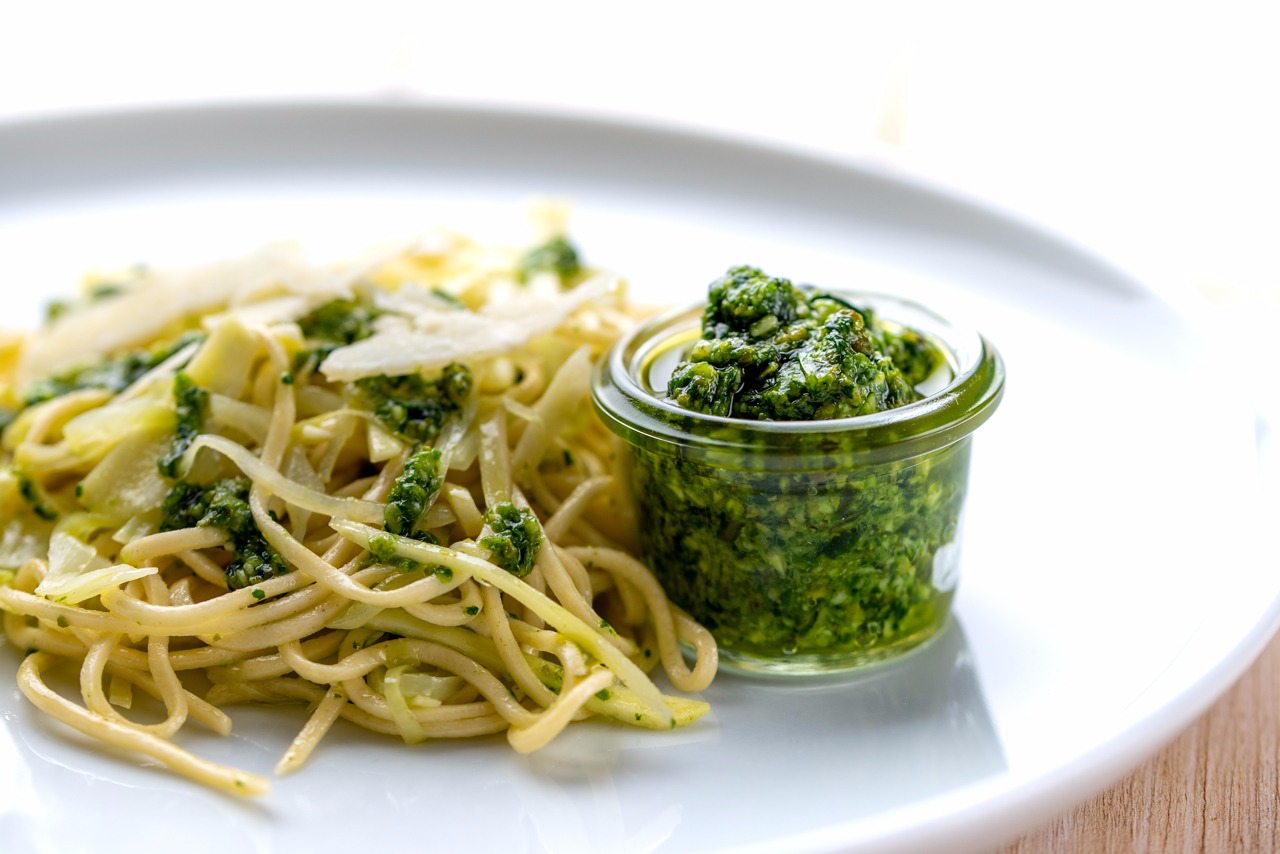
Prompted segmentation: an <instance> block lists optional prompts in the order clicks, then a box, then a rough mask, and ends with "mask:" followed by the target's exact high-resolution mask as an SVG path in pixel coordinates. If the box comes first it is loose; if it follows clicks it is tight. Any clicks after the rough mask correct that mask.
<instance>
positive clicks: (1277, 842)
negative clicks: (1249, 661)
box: [1000, 635, 1280, 854]
mask: <svg viewBox="0 0 1280 854" xmlns="http://www.w3.org/2000/svg"><path fill="white" fill-rule="evenodd" d="M1278 766H1280V635H1277V636H1276V637H1275V638H1272V640H1271V643H1270V645H1269V646H1268V647H1267V648H1266V650H1265V651H1264V652H1263V653H1262V655H1261V656H1260V657H1259V659H1258V661H1257V662H1255V663H1254V665H1253V667H1252V668H1250V669H1249V671H1248V672H1247V673H1245V675H1244V676H1243V677H1242V678H1241V679H1240V681H1239V682H1238V683H1236V685H1235V686H1234V687H1233V688H1232V689H1231V690H1230V691H1229V692H1228V693H1227V694H1226V695H1225V696H1224V697H1223V698H1222V699H1220V700H1219V701H1218V702H1217V703H1216V704H1215V705H1214V706H1213V707H1212V708H1211V709H1210V710H1209V711H1208V712H1206V713H1205V714H1204V716H1203V717H1201V718H1200V719H1199V720H1198V721H1196V723H1195V724H1193V725H1192V726H1191V727H1190V728H1189V729H1188V730H1187V731H1186V732H1184V733H1183V734H1182V735H1181V736H1179V737H1178V739H1177V740H1176V741H1174V742H1173V743H1172V744H1170V745H1169V746H1168V747H1166V748H1165V749H1164V750H1163V751H1161V752H1160V753H1159V754H1158V755H1157V756H1155V757H1154V758H1153V759H1151V760H1150V761H1148V762H1147V763H1146V764H1144V765H1143V766H1141V767H1140V768H1138V769H1137V770H1136V771H1134V772H1133V773H1132V774H1130V775H1129V776H1128V777H1126V778H1125V779H1124V780H1122V781H1121V782H1119V783H1117V784H1116V785H1115V786H1113V787H1111V788H1110V789H1108V790H1107V791H1105V792H1103V793H1102V794H1101V795H1098V796H1097V797H1095V798H1094V799H1093V800H1091V801H1088V802H1087V803H1084V804H1082V805H1081V806H1079V807H1077V808H1076V809H1074V810H1072V811H1071V812H1069V813H1067V814H1065V815H1062V816H1059V817H1058V818H1057V819H1055V820H1054V821H1052V822H1050V823H1049V824H1048V825H1046V826H1044V827H1041V828H1039V829H1037V830H1035V831H1033V832H1031V833H1029V834H1027V835H1025V836H1023V837H1022V838H1020V839H1018V840H1017V841H1015V842H1013V843H1011V844H1009V845H1007V846H1005V847H1004V848H1001V849H1000V854H1049V853H1050V852H1052V854H1062V852H1089V854H1093V852H1097V854H1130V852H1133V854H1142V852H1160V853H1161V854H1164V852H1172V854H1179V852H1186V853H1187V854H1195V853H1196V852H1252V851H1260V852H1266V851H1280V832H1278V831H1277V821H1278V820H1280V769H1278Z"/></svg>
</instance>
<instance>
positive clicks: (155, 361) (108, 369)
mask: <svg viewBox="0 0 1280 854" xmlns="http://www.w3.org/2000/svg"><path fill="white" fill-rule="evenodd" d="M202 340H204V336H203V335H201V334H199V333H196V332H188V333H186V334H185V335H182V336H180V337H179V338H177V339H175V340H173V341H168V342H165V343H162V344H157V345H155V346H154V347H149V348H147V349H143V350H129V351H128V352H125V353H121V354H119V355H117V356H113V357H111V358H107V359H99V360H95V361H92V362H88V363H85V364H81V365H77V366H75V367H72V368H68V369H66V370H62V371H58V372H57V373H54V374H51V375H50V376H47V377H44V378H43V379H39V380H36V381H35V382H33V383H32V384H31V385H30V386H28V387H27V390H26V395H25V397H24V399H23V403H24V405H25V406H33V405H35V404H37V403H43V402H45V401H46V400H53V399H54V398H56V397H62V396H63V395H64V394H70V393H71V392H73V391H79V390H81V389H86V388H100V389H105V390H107V391H109V392H112V393H119V392H122V391H124V390H125V389H126V388H128V387H129V386H131V385H133V383H134V382H136V381H137V380H138V379H140V378H141V377H142V375H143V374H145V373H146V372H147V371H150V370H152V369H153V368H155V367H156V366H158V365H159V364H160V363H161V362H163V361H165V360H166V359H168V358H169V357H170V356H172V355H173V354H175V353H177V352H178V351H179V350H181V349H183V348H184V347H186V346H187V345H189V344H192V343H195V342H197V341H202Z"/></svg>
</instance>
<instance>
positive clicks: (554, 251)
mask: <svg viewBox="0 0 1280 854" xmlns="http://www.w3.org/2000/svg"><path fill="white" fill-rule="evenodd" d="M581 272H582V264H581V262H580V261H579V260H578V250H577V249H575V248H574V246H573V244H572V243H570V242H569V241H568V240H566V239H565V238H563V237H553V238H551V239H550V240H548V241H547V242H546V243H544V244H542V245H541V246H536V247H534V248H533V249H530V250H529V251H528V252H526V253H525V254H524V256H523V257H521V259H520V265H519V267H518V268H517V269H516V275H517V277H518V278H519V279H520V281H522V282H527V281H528V280H529V279H530V278H531V277H532V276H533V275H534V274H536V273H555V274H556V275H557V276H558V277H559V278H560V283H561V284H562V285H566V284H569V283H570V282H572V281H573V279H575V278H576V277H577V276H578V274H579V273H581Z"/></svg>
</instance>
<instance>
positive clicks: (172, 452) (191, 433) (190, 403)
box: [156, 371, 209, 478]
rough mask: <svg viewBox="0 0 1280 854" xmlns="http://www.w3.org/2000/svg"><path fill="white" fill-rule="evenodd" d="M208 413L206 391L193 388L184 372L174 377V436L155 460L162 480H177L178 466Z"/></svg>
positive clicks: (192, 382)
mask: <svg viewBox="0 0 1280 854" xmlns="http://www.w3.org/2000/svg"><path fill="white" fill-rule="evenodd" d="M208 411H209V392H207V391H205V390H204V389H202V388H200V387H199V386H198V385H196V383H195V380H193V379H191V377H190V375H188V374H187V373H185V372H184V371H179V372H178V373H177V374H175V375H174V377H173V412H174V421H175V426H174V433H173V441H172V442H171V443H170V444H169V450H167V451H165V453H164V454H163V455H162V456H161V457H160V459H159V460H157V462H156V465H157V466H158V467H159V469H160V473H161V474H162V475H164V476H165V477H173V478H176V477H177V476H178V465H179V464H180V463H181V462H182V457H183V455H184V454H186V452H187V449H188V448H190V447H191V443H192V442H193V441H195V438H196V437H197V436H199V435H200V433H201V431H202V430H204V419H205V415H206V414H208Z"/></svg>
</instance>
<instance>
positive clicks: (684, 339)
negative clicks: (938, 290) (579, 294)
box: [593, 267, 1003, 673]
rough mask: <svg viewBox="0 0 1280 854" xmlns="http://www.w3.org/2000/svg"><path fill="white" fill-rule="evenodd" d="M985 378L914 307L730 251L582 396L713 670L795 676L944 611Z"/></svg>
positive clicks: (982, 361) (984, 402) (893, 640)
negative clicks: (603, 429) (773, 268)
mask: <svg viewBox="0 0 1280 854" xmlns="http://www.w3.org/2000/svg"><path fill="white" fill-rule="evenodd" d="M917 318H918V320H917ZM926 381H927V382H928V383H929V387H930V388H935V387H936V388H939V389H942V387H943V386H945V389H942V390H944V391H946V392H947V393H946V394H944V395H943V394H940V395H938V396H937V397H933V398H930V397H929V396H928V395H926V394H925V393H924V392H923V391H921V390H920V388H919V386H921V384H922V383H925V382H926ZM1002 388H1003V366H1002V365H1001V364H1000V363H999V359H998V356H996V354H995V352H994V350H991V349H990V348H989V347H988V345H986V342H985V341H983V340H982V339H981V337H980V336H978V335H977V334H976V333H965V332H963V331H961V330H958V329H956V328H955V327H953V326H952V325H951V324H949V323H948V322H947V321H945V320H944V319H943V318H940V317H938V316H937V315H934V314H932V313H931V312H929V311H928V310H927V309H923V308H922V307H919V306H914V305H912V304H910V303H906V302H904V301H900V300H896V299H894V298H892V297H884V296H883V295H881V296H876V295H871V294H867V295H859V294H846V293H826V292H822V291H819V290H817V289H815V288H809V287H800V286H796V285H793V284H792V283H791V282H789V281H788V280H786V279H781V278H776V277H771V276H768V275H766V274H764V273H763V272H761V271H760V270H758V269H755V268H751V267H734V268H731V269H730V270H729V271H728V272H727V273H726V274H725V275H724V276H722V277H720V278H718V279H716V280H715V281H714V282H712V284H711V286H710V288H709V293H708V300H707V303H706V304H705V305H702V306H699V307H697V308H696V309H689V310H686V311H684V312H681V313H678V314H672V315H668V316H666V317H664V318H659V319H657V320H655V321H652V322H650V323H649V324H648V325H646V326H645V327H642V328H641V329H639V330H637V332H635V333H633V335H632V336H630V337H629V338H628V339H624V341H622V342H620V343H619V344H618V345H617V347H616V348H615V349H614V351H613V352H611V354H610V356H609V358H608V359H607V360H606V362H605V363H604V364H603V365H602V366H601V370H600V371H599V373H598V375H597V377H596V383H595V386H594V387H593V398H594V400H595V403H596V407H597V411H599V412H600V414H601V416H602V417H603V418H604V421H605V423H606V424H607V425H608V426H609V427H610V429H612V430H613V431H614V432H615V433H617V434H618V435H619V436H621V437H622V438H623V439H624V440H625V442H626V444H627V446H628V447H629V449H630V454H629V456H628V458H627V468H628V471H629V479H630V482H631V486H632V492H633V495H634V497H635V501H636V505H637V511H638V517H639V532H640V538H641V542H642V544H643V546H644V550H645V552H646V555H647V557H648V559H649V561H650V563H651V564H652V566H653V568H654V571H655V573H657V575H658V577H659V580H660V581H661V582H662V584H663V587H664V589H665V590H666V591H667V593H668V595H669V596H670V597H671V598H672V600H673V601H675V602H676V603H677V604H679V605H680V606H681V607H683V608H684V609H686V610H687V611H688V612H689V613H690V615H691V616H693V617H694V619H696V620H698V621H700V622H702V623H703V624H704V625H706V626H707V628H709V629H710V630H711V631H712V633H713V634H714V635H715V637H716V640H717V642H718V644H719V646H720V648H721V651H722V654H723V656H724V659H725V661H726V663H727V664H729V665H730V666H737V667H739V668H741V669H748V670H755V671H764V672H773V673H810V672H821V671H827V670H837V669H843V668H847V667H853V666H858V665H861V664H864V663H868V662H871V661H876V660H880V659H883V658H887V657H890V656H892V655H895V654H897V653H899V652H901V651H903V650H905V649H908V648H910V647H912V646H914V645H916V644H918V643H920V642H921V641H923V640H925V639H927V638H928V637H930V636H931V635H933V634H934V633H935V632H936V631H937V629H938V628H939V627H940V626H941V625H942V623H943V622H944V620H945V619H946V616H947V614H948V612H949V608H950V603H951V598H952V595H953V592H954V586H955V580H956V578H955V576H956V572H957V570H958V565H959V564H958V553H959V540H960V529H961V519H962V515H963V514H962V510H963V507H964V501H965V495H966V492H967V484H968V471H969V457H970V447H971V438H970V435H969V434H970V433H971V432H972V430H973V429H974V428H976V426H977V425H978V424H979V423H981V422H982V421H984V420H985V419H986V418H987V417H988V416H989V414H990V412H991V411H992V409H993V407H994V404H995V403H996V402H997V401H998V399H999V396H1000V393H1001V390H1002ZM917 403H918V404H920V405H919V406H912V404H917Z"/></svg>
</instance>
